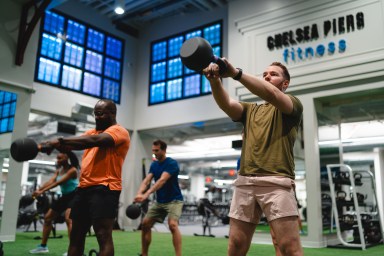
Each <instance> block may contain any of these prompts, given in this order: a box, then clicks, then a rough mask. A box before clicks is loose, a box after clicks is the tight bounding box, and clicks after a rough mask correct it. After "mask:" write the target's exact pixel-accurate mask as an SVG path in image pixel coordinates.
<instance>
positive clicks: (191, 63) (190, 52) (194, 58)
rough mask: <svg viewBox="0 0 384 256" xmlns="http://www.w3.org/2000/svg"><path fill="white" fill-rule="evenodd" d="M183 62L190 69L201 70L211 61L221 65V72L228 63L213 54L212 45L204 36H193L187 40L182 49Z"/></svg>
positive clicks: (225, 68)
mask: <svg viewBox="0 0 384 256" xmlns="http://www.w3.org/2000/svg"><path fill="white" fill-rule="evenodd" d="M180 58H181V62H182V63H183V64H184V65H185V66H186V67H187V68H189V69H191V70H194V71H197V72H201V71H202V70H203V69H205V68H206V67H208V66H209V64H210V63H211V62H214V63H216V64H217V65H219V73H220V74H223V73H224V72H225V71H226V70H227V65H226V64H225V62H224V61H223V60H222V59H220V58H219V57H217V56H215V55H214V54H213V50H212V46H211V45H210V44H209V42H208V41H207V40H205V39H204V38H202V37H192V38H190V39H188V40H186V41H185V42H184V43H183V45H182V46H181V49H180Z"/></svg>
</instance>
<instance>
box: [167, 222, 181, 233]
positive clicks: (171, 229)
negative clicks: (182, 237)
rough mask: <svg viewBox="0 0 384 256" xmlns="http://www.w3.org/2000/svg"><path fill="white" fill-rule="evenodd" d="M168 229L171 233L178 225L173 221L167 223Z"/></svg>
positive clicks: (176, 229) (177, 228)
mask: <svg viewBox="0 0 384 256" xmlns="http://www.w3.org/2000/svg"><path fill="white" fill-rule="evenodd" d="M168 226H169V230H170V231H171V232H172V233H173V232H176V231H178V230H179V225H178V224H177V223H175V222H171V223H169V225H168Z"/></svg>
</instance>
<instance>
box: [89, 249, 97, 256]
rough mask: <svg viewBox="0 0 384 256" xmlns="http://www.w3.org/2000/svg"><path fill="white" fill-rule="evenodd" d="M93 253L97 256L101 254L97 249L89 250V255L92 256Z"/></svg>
mask: <svg viewBox="0 0 384 256" xmlns="http://www.w3.org/2000/svg"><path fill="white" fill-rule="evenodd" d="M93 254H95V255H96V256H98V255H99V253H98V252H97V251H96V250H95V249H91V250H90V251H89V252H88V256H92V255H93Z"/></svg>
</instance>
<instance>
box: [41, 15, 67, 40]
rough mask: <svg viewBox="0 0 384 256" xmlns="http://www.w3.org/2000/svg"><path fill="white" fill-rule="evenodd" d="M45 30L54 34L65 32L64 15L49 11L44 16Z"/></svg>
mask: <svg viewBox="0 0 384 256" xmlns="http://www.w3.org/2000/svg"><path fill="white" fill-rule="evenodd" d="M44 30H45V31H47V32H51V33H52V34H55V35H57V34H61V35H63V34H64V17H63V16H61V15H58V14H56V13H53V12H49V11H47V12H46V13H45V18H44Z"/></svg>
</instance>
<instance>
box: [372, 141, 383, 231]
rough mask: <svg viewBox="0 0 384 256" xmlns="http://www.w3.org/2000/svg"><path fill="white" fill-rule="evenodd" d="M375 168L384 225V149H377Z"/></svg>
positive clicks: (378, 200) (378, 201)
mask: <svg viewBox="0 0 384 256" xmlns="http://www.w3.org/2000/svg"><path fill="white" fill-rule="evenodd" d="M373 152H374V153H375V158H374V166H375V182H376V184H375V186H376V195H377V203H378V206H379V211H380V220H381V223H382V225H383V224H384V213H383V211H384V210H383V209H384V188H383V186H384V148H375V149H374V150H373ZM382 228H383V227H382Z"/></svg>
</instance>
